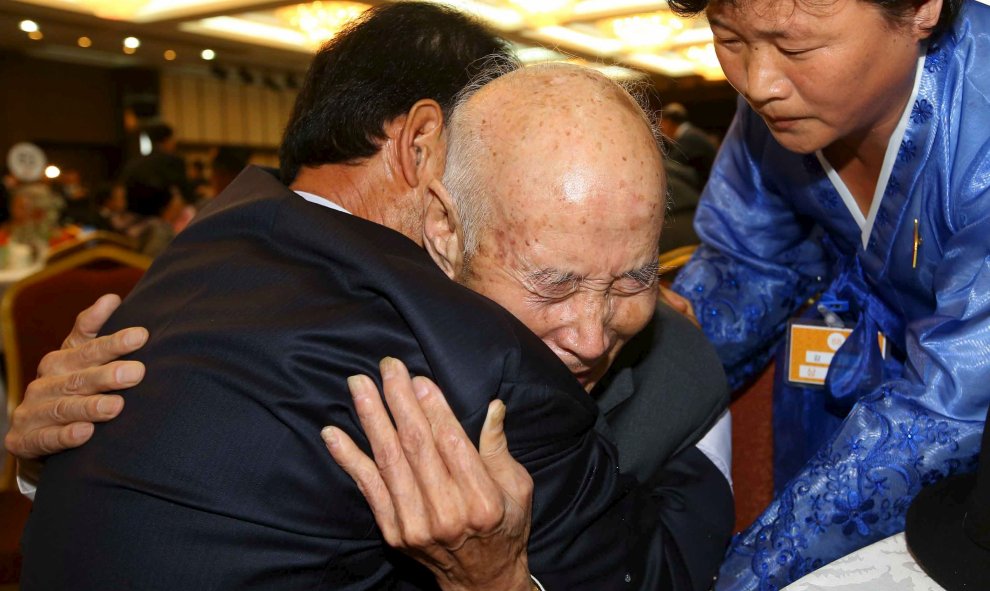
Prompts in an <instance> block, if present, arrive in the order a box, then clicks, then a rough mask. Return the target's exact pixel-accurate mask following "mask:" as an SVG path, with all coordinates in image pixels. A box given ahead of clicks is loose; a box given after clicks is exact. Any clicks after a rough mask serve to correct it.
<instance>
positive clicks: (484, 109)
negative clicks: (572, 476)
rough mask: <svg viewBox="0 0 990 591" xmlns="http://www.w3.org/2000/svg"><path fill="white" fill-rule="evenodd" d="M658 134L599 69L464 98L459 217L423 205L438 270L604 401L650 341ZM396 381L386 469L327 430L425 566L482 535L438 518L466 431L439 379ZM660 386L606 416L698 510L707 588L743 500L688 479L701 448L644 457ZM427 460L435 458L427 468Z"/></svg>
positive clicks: (453, 173) (692, 523) (360, 394)
mask: <svg viewBox="0 0 990 591" xmlns="http://www.w3.org/2000/svg"><path fill="white" fill-rule="evenodd" d="M650 131H651V123H650V122H649V121H648V120H646V116H645V114H644V112H643V111H642V109H641V108H640V106H639V105H638V104H637V103H636V102H635V101H634V100H633V98H632V97H631V96H629V95H628V93H626V92H625V91H624V90H623V89H622V88H621V87H620V86H618V85H616V84H615V83H614V82H612V81H610V80H608V79H607V78H606V77H605V76H603V75H601V74H599V73H597V72H595V71H593V70H589V69H587V68H581V67H576V66H569V65H561V64H548V65H544V66H536V67H531V68H527V69H524V70H517V71H513V72H511V73H508V74H506V75H504V76H501V77H499V78H497V79H495V80H494V81H492V82H490V83H489V84H487V85H485V86H483V87H480V89H477V88H475V89H470V90H469V91H467V92H466V93H465V94H464V95H463V96H462V97H461V99H460V100H459V102H458V106H457V108H456V109H455V111H454V115H453V117H452V119H451V120H450V122H449V137H450V147H449V150H448V154H447V158H448V162H447V174H446V175H445V178H444V185H445V188H446V191H447V194H448V195H449V196H450V201H451V203H452V207H440V202H439V201H438V202H434V203H433V206H432V207H430V208H428V209H427V215H426V218H427V220H428V223H427V225H426V236H427V240H426V248H427V250H428V251H429V252H430V254H431V256H432V257H433V259H434V261H436V263H437V264H438V265H439V266H440V267H441V268H442V269H444V270H445V272H446V273H447V274H448V276H450V277H451V278H452V279H454V280H455V281H457V282H458V283H461V284H462V285H465V286H467V287H470V288H471V289H473V290H474V291H476V292H478V293H480V294H482V295H486V296H488V297H490V298H491V299H493V300H495V301H496V302H498V303H499V304H501V305H502V306H504V307H505V308H506V309H508V310H509V311H511V312H512V313H513V315H515V316H516V317H517V318H519V319H520V320H522V321H523V323H524V324H526V326H527V327H528V328H530V329H531V330H533V331H534V332H535V333H536V334H537V335H538V336H540V337H541V338H542V339H543V342H544V343H546V344H547V346H548V347H550V349H551V350H553V352H554V353H555V354H556V355H557V357H558V358H559V359H560V360H561V361H563V362H564V363H565V364H566V365H567V366H568V369H570V371H571V373H572V374H573V375H574V376H575V377H577V378H578V380H579V381H580V382H581V384H582V385H583V386H584V387H585V389H586V390H588V391H589V392H591V393H592V395H593V396H595V395H597V396H602V395H603V392H605V391H607V390H609V389H610V388H602V389H596V385H597V384H598V383H599V382H600V381H601V380H602V379H603V378H605V377H606V376H610V378H611V379H613V380H614V379H615V377H614V376H615V375H617V374H618V375H623V374H622V373H621V372H622V370H623V368H628V367H630V366H635V362H634V361H633V360H637V359H638V358H640V357H641V356H642V355H643V353H644V351H643V349H642V348H637V349H636V350H635V352H634V353H633V355H632V356H631V357H627V358H625V359H621V360H618V362H617V356H618V355H620V354H622V353H620V352H621V351H623V346H624V345H625V344H626V343H628V342H629V340H630V339H634V338H638V337H641V336H643V335H641V331H642V330H643V329H644V327H645V326H646V325H647V323H648V322H649V320H650V319H651V317H652V316H653V313H654V310H655V306H656V302H657V298H656V295H657V293H656V289H657V284H656V281H655V280H654V278H655V275H656V263H657V244H658V242H659V240H658V239H659V232H660V228H661V226H662V221H661V220H662V217H663V213H664V210H663V199H662V197H661V195H662V193H663V189H662V187H663V180H662V171H663V168H662V166H661V164H662V163H661V161H660V154H659V152H658V150H657V149H656V143H655V137H654V136H653V135H652V134H651V133H650ZM589 245H594V246H593V247H592V248H589ZM675 321H676V320H675ZM661 330H662V328H661ZM682 334H684V333H682ZM684 344H685V345H687V343H684ZM692 350H693V351H696V350H697V349H695V348H693V347H690V346H686V347H685V351H692ZM703 350H704V349H702V351H703ZM626 353H628V351H626ZM684 361H685V362H686V363H691V361H689V360H686V359H685V360H684ZM610 370H611V371H610ZM635 375H637V377H642V374H635ZM626 377H627V378H631V376H626ZM392 381H393V382H394V383H393V385H391V386H390V387H391V388H392V389H393V390H394V393H393V394H392V398H391V400H395V399H398V400H397V401H396V402H397V404H398V405H399V408H401V409H402V410H401V411H400V412H395V408H393V409H392V410H393V415H394V416H395V421H396V423H397V424H398V425H399V430H398V433H397V432H396V431H395V430H394V429H393V428H392V423H391V421H390V420H389V418H388V415H386V414H385V407H384V406H382V405H381V404H373V405H369V408H368V410H367V412H366V414H364V415H362V417H361V418H362V424H363V425H364V427H365V428H366V430H367V432H368V435H369V437H370V439H371V441H372V449H373V450H375V457H376V460H377V464H376V462H375V461H373V460H371V459H370V458H369V457H368V456H367V455H365V454H364V453H363V452H362V451H361V450H360V449H359V448H358V447H357V446H356V445H354V443H353V442H352V441H351V440H350V438H349V437H348V436H347V434H346V433H345V432H343V431H341V430H339V429H336V428H334V427H328V428H327V429H326V430H325V431H324V437H325V439H326V441H327V445H328V448H329V449H330V451H331V453H332V455H333V456H334V458H335V459H336V460H337V462H338V463H339V464H341V466H343V467H344V468H345V469H346V470H347V471H348V473H349V474H351V476H352V477H353V478H354V479H355V480H356V481H357V482H358V484H359V488H360V489H361V490H362V492H363V493H364V495H365V497H366V498H367V500H368V501H369V503H370V504H371V506H372V509H373V510H374V512H375V515H376V519H377V521H378V523H379V525H380V527H381V528H382V530H383V531H384V532H385V533H386V539H388V540H390V543H392V544H393V545H394V546H397V547H403V548H405V549H406V550H407V551H410V553H412V554H413V555H419V556H422V555H431V554H432V555H438V554H442V552H438V546H439V545H440V544H439V543H438V540H437V539H435V537H441V538H450V539H463V538H464V537H466V536H469V535H470V532H469V531H457V530H456V528H453V529H452V528H451V527H450V525H449V524H445V525H441V526H435V524H433V525H434V528H432V529H431V520H430V517H431V516H436V517H437V519H438V520H439V521H441V522H442V521H443V519H442V516H443V515H450V514H457V513H458V511H459V506H458V505H459V504H460V503H462V502H463V500H462V499H459V498H457V497H456V495H455V496H451V495H446V494H444V493H445V492H446V491H447V490H449V489H451V488H453V486H452V482H450V480H451V476H450V473H449V472H451V471H452V470H449V469H448V467H449V464H456V461H457V460H456V459H450V461H449V463H445V461H444V460H445V459H447V458H448V457H449V456H450V455H453V454H452V452H450V451H449V450H447V449H446V448H448V447H449V446H450V443H449V442H445V441H442V439H443V437H445V436H449V433H450V431H451V430H454V431H457V429H456V424H457V423H456V420H455V418H454V415H453V414H452V413H450V412H449V409H448V408H447V407H446V406H445V405H444V404H443V399H442V394H441V393H440V391H439V390H438V389H437V388H436V386H435V385H433V384H432V383H430V382H429V381H428V380H420V381H419V383H416V384H414V383H412V382H409V381H407V380H406V379H405V374H403V375H402V377H401V378H393V380H392ZM349 385H350V387H351V390H352V393H353V394H354V396H355V398H357V399H362V400H375V401H377V400H378V399H379V395H378V391H377V390H376V389H375V384H374V382H373V381H372V380H371V379H370V378H369V377H366V376H361V377H354V378H352V379H351V380H350V382H349ZM387 386H388V385H387ZM611 386H612V387H614V385H611ZM662 387H663V386H662V384H649V383H646V384H643V383H641V384H639V389H638V390H637V393H636V395H634V396H633V397H631V398H630V399H627V400H624V401H623V402H624V403H625V404H619V405H616V407H611V408H609V410H611V411H612V412H610V413H609V414H608V427H610V428H611V429H610V430H611V435H612V436H613V437H615V436H618V437H619V438H620V441H622V445H620V446H619V449H620V452H621V453H622V454H624V455H629V456H631V458H630V457H620V463H621V465H622V466H623V468H624V470H627V471H628V472H630V473H633V474H635V475H636V476H637V478H639V479H640V481H641V482H646V483H650V484H651V485H652V486H655V487H656V490H655V493H656V494H657V495H658V496H660V497H663V496H664V495H667V496H676V497H677V498H678V499H683V500H684V502H686V504H687V508H686V510H684V511H681V512H671V513H668V514H667V515H665V516H664V519H665V521H666V526H667V527H668V528H669V529H670V531H671V532H673V533H674V534H675V535H676V542H675V543H676V544H677V545H678V546H679V547H680V548H681V549H682V558H683V559H685V560H686V561H688V562H689V563H690V567H691V570H692V572H693V573H698V574H699V577H698V578H697V579H696V580H695V581H694V583H693V588H698V589H700V588H707V587H708V586H709V585H710V584H711V575H713V574H714V569H716V568H717V566H718V564H719V563H720V559H721V553H720V552H719V541H718V540H725V539H727V537H728V535H729V533H730V527H731V515H732V507H731V496H730V495H729V494H728V487H727V484H726V482H725V481H724V480H723V479H722V478H720V477H718V476H716V475H715V474H717V473H714V471H711V473H710V474H709V475H708V476H707V477H706V476H702V477H698V474H696V473H695V474H691V475H689V476H688V477H685V473H684V472H682V470H683V468H684V466H687V465H691V466H692V467H693V469H697V467H698V466H705V465H709V464H708V462H707V461H706V460H705V459H704V456H702V454H701V452H700V451H699V450H698V449H696V448H690V449H688V450H686V451H684V452H682V453H681V454H679V455H678V456H677V460H675V462H672V463H667V462H665V461H663V460H662V459H660V458H661V457H662V456H660V455H659V454H657V452H656V450H655V449H654V450H653V453H652V454H651V453H637V452H638V451H639V449H638V447H637V445H636V444H635V443H634V442H633V441H631V440H632V439H637V438H638V439H640V440H641V444H642V445H649V442H650V440H651V439H652V437H651V435H652V433H651V428H652V429H663V428H664V423H663V421H657V420H656V418H657V417H655V416H654V415H652V413H651V409H650V407H651V406H653V405H656V404H657V402H658V400H659V398H660V397H659V396H657V395H656V394H658V390H659V389H662ZM403 391H404V392H405V394H406V399H405V400H402V398H401V393H402V392H403ZM414 391H415V393H416V394H415V398H419V399H420V401H419V403H418V404H420V405H422V406H423V407H424V408H423V412H417V409H416V406H417V403H416V402H414V401H413V398H414V396H412V393H413V392H414ZM716 408H717V407H716ZM644 417H646V418H645V420H644ZM651 419H652V420H651ZM703 424H705V425H708V424H710V421H707V422H705V423H703ZM434 436H436V438H437V443H436V449H435V450H434V449H433V448H431V447H430V446H429V445H424V446H423V448H420V447H418V446H410V445H406V446H399V447H406V448H407V449H406V452H407V453H406V454H400V457H399V458H395V457H383V456H384V455H388V451H387V450H389V449H390V448H392V447H395V445H393V444H394V443H395V442H397V441H401V440H403V438H405V439H407V440H411V441H414V442H417V443H424V442H429V441H430V440H431V439H433V438H434ZM510 443H511V442H510ZM409 447H413V449H408V448H409ZM424 448H425V449H424ZM627 451H629V452H631V453H629V454H627V453H626V452H627ZM430 455H434V458H433V460H432V461H424V460H423V456H430ZM709 466H710V465H709ZM718 484H721V485H723V486H722V487H719V486H717V485H718ZM437 530H441V533H439V534H438V533H437ZM424 539H425V540H430V542H429V543H426V544H424V543H423V540H424ZM683 550H688V551H686V552H685V551H683ZM706 550H707V552H705V551H706ZM503 559H504V558H503V557H502V556H500V554H499V552H498V551H494V550H493V551H491V552H489V556H488V559H487V560H485V561H481V562H482V564H485V565H486V566H487V567H488V568H492V567H494V566H495V565H499V564H500V562H499V561H500V560H503ZM702 573H704V575H703V576H701V574H702Z"/></svg>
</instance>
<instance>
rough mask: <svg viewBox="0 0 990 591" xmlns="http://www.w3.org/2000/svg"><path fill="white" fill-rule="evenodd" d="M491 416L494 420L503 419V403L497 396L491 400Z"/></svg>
mask: <svg viewBox="0 0 990 591" xmlns="http://www.w3.org/2000/svg"><path fill="white" fill-rule="evenodd" d="M492 418H493V419H494V420H496V421H502V420H504V419H505V403H503V402H502V401H501V400H499V399H498V398H496V399H495V400H492Z"/></svg>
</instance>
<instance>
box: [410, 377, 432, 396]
mask: <svg viewBox="0 0 990 591" xmlns="http://www.w3.org/2000/svg"><path fill="white" fill-rule="evenodd" d="M413 393H414V394H415V395H416V399H417V400H422V399H424V398H426V395H427V394H429V393H430V389H429V388H428V387H427V386H426V382H424V381H423V380H413Z"/></svg>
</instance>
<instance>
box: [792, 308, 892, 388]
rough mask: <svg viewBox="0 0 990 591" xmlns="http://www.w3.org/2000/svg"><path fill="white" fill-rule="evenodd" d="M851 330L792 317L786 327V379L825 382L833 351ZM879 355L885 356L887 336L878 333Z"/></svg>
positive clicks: (816, 382)
mask: <svg viewBox="0 0 990 591" xmlns="http://www.w3.org/2000/svg"><path fill="white" fill-rule="evenodd" d="M850 334H852V329H851V328H835V327H831V326H826V325H825V323H824V322H815V321H814V320H791V321H790V322H789V323H788V327H787V381H788V382H790V383H792V384H800V385H802V386H819V387H821V386H824V385H825V377H826V376H827V375H828V368H829V365H831V363H832V358H833V357H835V352H836V351H838V350H839V347H841V346H842V344H843V343H845V342H846V339H847V338H849V335H850ZM877 344H878V345H879V346H880V355H881V356H882V357H883V358H886V357H887V338H886V337H885V336H884V335H883V334H882V333H877Z"/></svg>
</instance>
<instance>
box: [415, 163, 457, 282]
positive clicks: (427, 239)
mask: <svg viewBox="0 0 990 591" xmlns="http://www.w3.org/2000/svg"><path fill="white" fill-rule="evenodd" d="M425 198H426V207H425V208H424V211H423V246H424V247H425V248H426V252H427V253H429V255H430V258H432V259H433V262H435V263H436V264H437V266H438V267H440V269H441V270H443V272H444V273H446V274H447V276H448V277H450V278H451V279H454V278H456V277H457V276H458V275H459V274H460V272H461V266H462V264H463V263H464V248H463V237H462V230H461V220H460V218H459V217H458V215H457V210H456V209H455V208H454V204H453V202H452V201H451V199H450V194H449V193H447V188H446V187H444V186H443V183H442V182H440V180H439V179H434V180H433V181H432V182H430V184H429V187H428V188H427V191H426V197H425Z"/></svg>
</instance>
